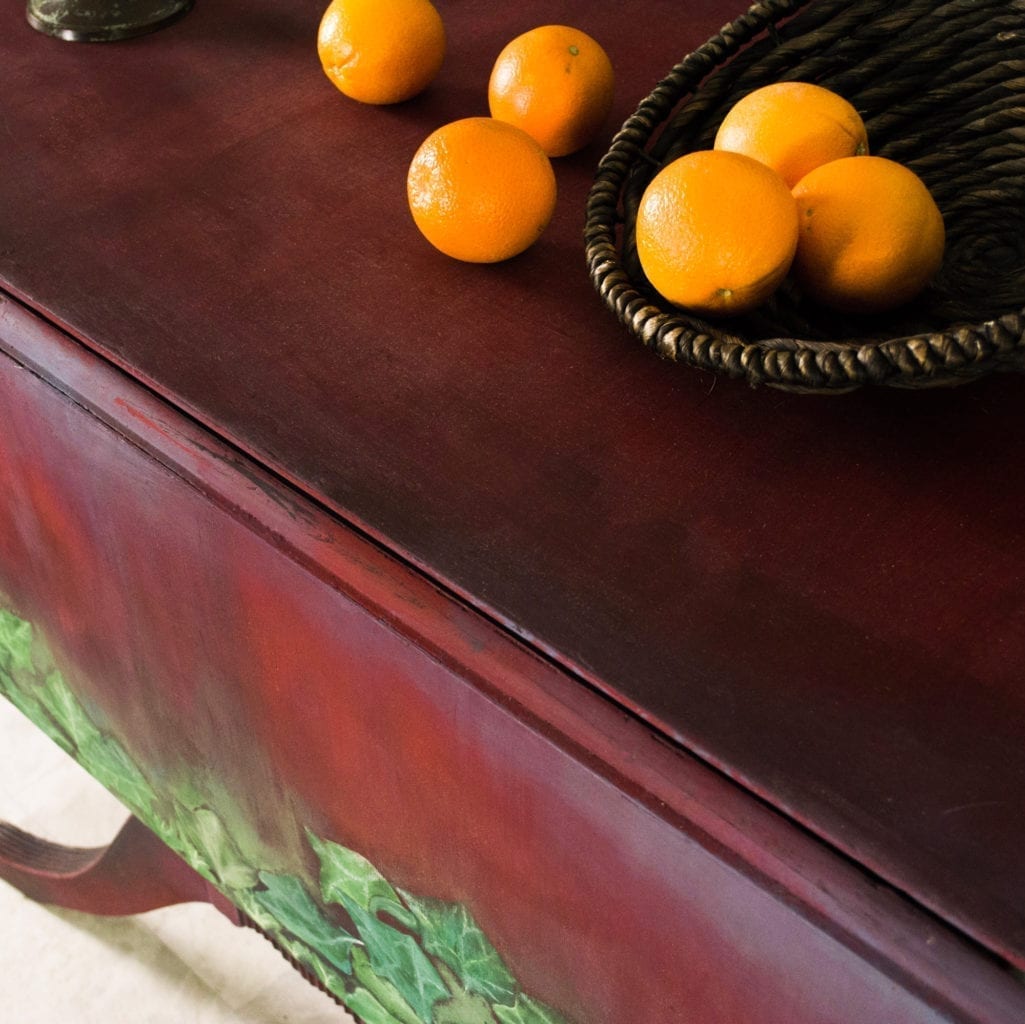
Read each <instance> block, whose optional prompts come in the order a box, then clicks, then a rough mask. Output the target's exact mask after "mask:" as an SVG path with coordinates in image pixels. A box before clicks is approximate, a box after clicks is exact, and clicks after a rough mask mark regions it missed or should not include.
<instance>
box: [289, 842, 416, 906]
mask: <svg viewBox="0 0 1025 1024" xmlns="http://www.w3.org/2000/svg"><path fill="white" fill-rule="evenodd" d="M307 835H308V836H309V840H310V845H311V846H312V847H313V850H314V852H315V853H316V855H317V859H318V860H319V861H320V890H321V893H322V894H323V896H324V899H325V900H327V901H328V903H339V902H341V897H343V896H344V897H346V898H347V899H349V900H351V901H352V902H354V903H356V904H357V905H358V906H361V907H362V908H363V909H364V910H369V909H370V906H371V902H372V901H373V900H374V899H378V900H385V901H391V902H393V903H396V904H397V903H399V894H398V893H397V892H396V891H395V890H394V889H393V888H392V886H391V883H390V882H389V881H388V879H387V878H385V877H384V875H382V874H381V872H380V871H378V870H377V868H375V867H374V865H373V864H371V863H370V861H368V860H367V859H366V857H362V856H360V854H358V853H356V852H355V851H354V850H348V849H346V848H345V847H344V846H339V845H338V844H337V843H332V842H330V840H327V839H321V838H320V837H319V836H316V835H314V834H313V833H312V832H307Z"/></svg>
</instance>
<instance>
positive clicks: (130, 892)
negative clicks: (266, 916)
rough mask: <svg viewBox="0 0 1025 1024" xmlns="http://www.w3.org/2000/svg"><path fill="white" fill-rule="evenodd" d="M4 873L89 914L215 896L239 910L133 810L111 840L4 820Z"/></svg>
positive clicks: (49, 899) (228, 910)
mask: <svg viewBox="0 0 1025 1024" xmlns="http://www.w3.org/2000/svg"><path fill="white" fill-rule="evenodd" d="M0 879H2V880H3V881H4V882H7V883H8V884H10V885H13V886H15V887H16V888H18V889H20V890H21V892H23V893H24V894H25V895H26V896H28V897H30V898H31V899H33V900H37V901H38V902H40V903H52V904H55V905H57V906H61V907H65V908H67V909H68V910H79V911H82V912H84V913H87V914H102V915H106V916H114V917H116V916H121V915H126V914H141V913H144V912H146V911H148V910H157V909H159V908H161V907H167V906H171V905H173V904H176V903H193V902H200V903H212V904H213V905H214V906H216V907H217V908H218V909H220V910H221V911H223V912H224V913H225V914H227V916H228V917H229V918H231V919H232V920H233V921H234V922H235V923H236V924H237V923H239V915H238V912H237V911H236V910H235V908H234V907H232V906H231V904H230V903H228V902H227V900H225V899H224V897H223V896H221V894H220V893H218V892H217V890H216V889H213V888H212V887H211V886H210V885H209V884H208V883H207V881H206V879H204V878H203V877H202V876H201V875H199V874H197V873H196V872H195V871H193V870H192V868H191V867H189V865H188V864H186V863H185V861H183V860H182V859H181V858H180V857H179V856H178V855H177V854H175V853H173V852H172V851H171V850H170V849H169V848H168V847H167V846H165V845H164V843H163V842H162V841H161V840H159V839H157V837H156V836H155V835H154V834H153V833H152V832H151V831H150V830H149V829H148V828H146V826H145V825H143V824H142V823H141V822H140V821H139V820H138V818H135V817H129V819H128V820H127V822H126V823H125V825H124V826H123V827H122V829H121V830H120V832H118V834H117V836H116V837H115V838H114V840H113V841H112V842H111V843H110V844H109V845H108V846H102V847H96V848H91V849H83V848H81V847H73V846H61V845H59V844H57V843H51V842H48V841H47V840H45V839H40V838H38V837H36V836H34V835H31V834H30V833H28V832H23V831H22V830H21V829H19V828H16V827H15V826H14V825H10V824H8V823H7V822H2V821H0Z"/></svg>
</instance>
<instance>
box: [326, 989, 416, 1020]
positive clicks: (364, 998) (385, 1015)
mask: <svg viewBox="0 0 1025 1024" xmlns="http://www.w3.org/2000/svg"><path fill="white" fill-rule="evenodd" d="M339 998H341V999H342V1000H343V1001H344V1002H345V1007H346V1009H347V1010H349V1011H350V1012H351V1013H352V1014H353V1016H355V1017H357V1018H358V1019H359V1020H361V1021H363V1024H402V1021H400V1020H399V1019H398V1018H397V1017H393V1016H392V1015H391V1014H390V1013H389V1012H388V1011H387V1010H386V1009H385V1008H384V1007H383V1006H382V1005H381V1004H380V1003H379V1002H378V1001H377V1000H376V999H375V998H374V997H373V996H372V995H371V994H370V993H369V992H368V991H367V990H366V989H365V988H357V989H355V990H353V991H352V992H346V993H345V995H344V996H339Z"/></svg>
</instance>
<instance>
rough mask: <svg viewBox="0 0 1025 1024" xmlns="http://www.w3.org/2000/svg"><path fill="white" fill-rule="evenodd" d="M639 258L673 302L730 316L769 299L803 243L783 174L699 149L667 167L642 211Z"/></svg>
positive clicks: (653, 183) (739, 156)
mask: <svg viewBox="0 0 1025 1024" xmlns="http://www.w3.org/2000/svg"><path fill="white" fill-rule="evenodd" d="M636 237H637V255H638V257H639V259H640V261H641V267H642V268H643V270H644V273H645V275H647V278H648V280H649V281H650V282H651V283H652V285H653V286H654V287H655V288H656V289H657V290H658V291H659V292H660V293H661V294H662V295H663V296H665V298H667V299H668V300H669V301H670V302H672V303H674V304H676V305H678V306H683V307H685V308H687V309H689V310H693V311H694V312H696V313H702V314H708V315H711V316H724V315H732V314H736V313H743V312H747V311H748V310H750V309H753V308H754V307H755V306H758V305H760V304H761V303H762V302H764V301H765V300H766V299H767V298H768V297H769V296H770V295H771V294H772V292H773V291H774V290H775V289H776V287H777V286H778V285H779V283H780V282H781V281H782V280H783V278H784V277H785V276H786V273H787V271H788V270H789V268H790V263H791V260H792V259H793V256H794V249H795V247H796V245H797V207H796V205H795V204H794V198H793V196H792V195H791V194H790V189H788V188H787V187H786V185H785V184H784V183H783V179H782V178H780V176H779V175H778V174H777V173H776V172H775V171H773V170H770V169H769V168H768V167H766V166H765V165H764V164H761V163H759V162H758V161H757V160H753V159H752V158H751V157H748V156H743V155H742V154H740V153H723V152H717V151H714V150H700V151H698V152H694V153H688V154H687V155H686V156H682V157H680V158H679V159H677V160H674V161H673V162H672V163H671V164H668V165H667V166H666V167H664V168H663V169H662V170H661V171H659V172H658V174H656V175H655V177H654V178H653V179H652V181H651V183H650V184H649V185H648V187H647V188H646V189H645V191H644V195H643V196H642V197H641V202H640V206H639V208H638V211H637V229H636Z"/></svg>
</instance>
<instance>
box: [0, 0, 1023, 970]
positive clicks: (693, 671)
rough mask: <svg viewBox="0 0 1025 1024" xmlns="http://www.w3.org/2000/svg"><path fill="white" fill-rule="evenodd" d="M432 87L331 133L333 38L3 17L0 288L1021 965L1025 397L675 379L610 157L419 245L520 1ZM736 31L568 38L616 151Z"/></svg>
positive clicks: (453, 13)
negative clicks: (543, 194)
mask: <svg viewBox="0 0 1025 1024" xmlns="http://www.w3.org/2000/svg"><path fill="white" fill-rule="evenodd" d="M438 6H439V8H440V9H441V10H442V13H443V16H444V17H445V20H446V25H447V26H448V32H449V41H450V42H449V53H448V56H447V60H446V64H445V67H444V68H443V70H442V72H441V74H440V76H439V78H438V79H437V81H436V82H435V84H434V85H433V86H432V87H431V88H430V90H429V91H428V92H427V93H425V94H424V95H422V96H421V97H420V98H418V99H416V100H414V101H412V102H410V103H407V104H403V105H401V106H397V107H394V108H372V107H365V106H360V105H358V104H355V103H352V102H350V101H347V100H346V99H345V98H344V97H342V96H341V95H340V94H339V93H337V92H336V90H335V89H334V88H333V87H332V86H331V85H330V83H329V82H328V81H327V80H326V78H325V77H324V76H323V74H322V72H321V70H320V67H319V64H318V62H317V59H316V53H315V47H314V45H313V40H314V39H315V34H316V26H317V22H318V20H319V16H320V13H321V8H322V4H321V3H319V2H311V0H290V2H288V3H283V2H281V0H252V2H249V3H245V4H242V3H239V2H237V0H223V2H219V3H214V2H204V3H200V4H197V6H196V8H195V10H194V11H193V12H191V13H190V15H189V16H188V17H187V18H185V19H184V20H182V21H181V22H179V23H178V24H176V25H175V26H173V27H171V28H169V29H166V30H164V31H163V32H161V33H158V34H156V35H153V36H151V37H147V38H144V39H139V40H134V41H131V42H128V43H124V44H118V45H116V46H71V45H68V44H65V43H61V42H57V41H55V40H53V39H49V38H46V37H43V36H41V35H38V34H36V33H34V32H31V31H30V30H29V29H28V28H27V27H25V26H24V24H23V21H22V12H21V11H20V9H19V6H18V5H17V4H9V5H6V6H5V7H4V9H3V10H2V11H0V86H2V89H0V138H2V139H3V140H4V144H3V147H2V153H3V155H2V158H0V287H2V288H3V289H4V290H5V291H6V292H7V293H8V294H9V295H11V296H13V297H14V298H16V299H18V300H19V301H22V302H24V303H26V304H27V305H29V306H31V307H32V308H34V309H36V310H38V311H40V312H41V313H42V314H43V315H45V316H46V317H47V318H49V319H51V320H53V321H54V322H56V323H58V324H59V325H61V326H62V327H64V329H65V330H67V331H68V332H69V333H71V334H72V335H73V336H74V337H76V338H77V339H79V340H80V341H81V342H82V343H83V344H84V345H85V346H87V347H88V348H90V349H93V350H94V351H95V352H96V353H98V354H99V355H101V356H102V357H104V358H106V359H109V360H110V361H112V362H113V363H114V364H116V365H117V366H119V367H121V368H122V369H123V370H124V371H125V372H126V373H128V374H129V375H131V376H132V377H134V378H136V379H137V380H138V381H140V382H142V383H143V384H144V385H146V386H148V387H150V388H152V389H153V390H154V391H156V392H157V393H158V394H159V395H160V396H162V397H163V398H165V399H166V400H168V401H170V402H171V403H172V404H174V405H175V406H176V407H177V408H179V409H180V410H182V411H183V412H185V413H186V414H188V415H189V416H192V417H194V418H195V419H196V420H198V421H199V422H200V423H201V424H203V425H205V426H206V427H208V428H210V429H211V430H213V431H214V432H216V433H217V434H219V435H221V436H222V437H223V438H225V439H227V440H228V441H229V442H231V443H232V444H233V445H235V446H237V448H238V449H241V450H242V451H244V452H246V453H248V454H249V455H250V456H251V457H252V458H253V459H255V460H256V461H258V462H259V463H261V464H262V465H263V466H265V467H267V468H269V469H270V470H271V471H273V472H274V473H275V474H277V475H279V476H280V477H281V478H283V479H284V480H286V481H288V482H289V483H290V484H291V485H293V486H295V487H297V488H299V489H300V490H301V491H302V492H304V493H305V494H306V495H308V496H309V497H310V498H312V499H313V500H314V501H316V502H317V503H319V504H320V505H322V506H323V507H324V508H326V509H328V510H330V511H331V512H333V513H335V514H336V515H338V516H340V517H341V518H342V519H343V520H345V521H346V522H348V523H350V524H352V525H353V526H355V527H356V528H358V529H359V530H361V531H363V532H365V534H367V535H368V536H370V537H372V538H373V539H375V540H376V541H378V542H379V543H380V544H381V545H383V546H384V547H386V548H387V549H389V550H391V551H393V552H395V553H396V554H397V555H399V556H400V557H401V558H403V559H405V560H406V561H407V562H408V563H410V564H411V565H413V566H416V567H417V568H419V569H420V570H421V571H422V572H423V573H425V574H426V575H427V576H428V577H429V578H430V579H432V580H434V581H436V583H437V584H438V585H439V586H440V587H442V588H444V589H445V590H447V591H449V592H451V593H453V594H455V595H458V596H459V597H460V598H461V599H463V600H464V601H466V602H467V603H469V604H470V605H472V606H473V607H475V608H476V609H478V610H479V611H480V612H481V613H482V614H484V615H486V616H488V617H490V618H492V619H494V620H495V621H497V622H498V623H500V624H502V625H503V626H504V627H505V628H506V629H508V630H509V631H511V632H512V633H514V634H516V635H517V636H519V637H520V638H522V640H523V641H524V642H525V643H527V644H528V645H531V646H533V647H535V648H536V649H537V650H539V651H541V652H543V653H544V654H545V655H546V656H547V657H549V658H550V659H552V660H553V661H554V662H556V663H557V664H559V665H560V666H562V667H563V668H565V670H566V671H568V672H570V673H572V674H574V675H575V676H576V677H577V678H578V679H579V683H580V686H581V687H590V688H596V689H598V690H600V691H602V692H604V693H605V694H607V696H608V698H609V699H610V700H611V701H614V702H618V703H619V704H621V705H622V707H623V708H624V709H625V710H626V711H628V712H629V713H630V714H632V715H635V716H639V717H641V718H642V719H644V720H645V721H646V722H648V723H649V724H650V727H651V729H652V730H656V731H658V732H659V733H661V734H662V735H664V737H665V739H666V741H667V742H669V743H670V744H675V745H679V746H680V747H682V748H684V749H686V750H689V751H691V752H692V753H694V754H695V755H697V756H698V757H699V758H701V759H703V760H704V761H706V762H707V763H708V764H710V765H712V766H714V767H715V768H717V769H719V770H721V771H722V772H723V773H725V774H726V775H728V776H729V777H731V778H732V779H734V780H736V782H737V783H739V784H740V785H741V786H743V787H746V788H748V789H749V790H750V791H752V792H753V793H755V794H757V795H758V796H759V797H760V798H763V799H764V800H765V801H766V802H767V803H768V804H770V805H771V806H773V807H775V808H777V809H779V810H780V811H781V812H783V813H784V814H786V815H788V816H790V817H791V818H792V819H794V820H796V821H797V822H799V823H801V824H802V825H804V826H806V827H807V829H809V830H810V831H811V832H813V833H814V834H816V835H817V836H819V837H821V838H822V839H823V840H824V841H825V842H826V843H827V844H829V845H831V846H833V847H835V848H836V849H838V850H839V851H841V852H842V853H843V854H844V855H847V856H849V857H850V858H853V859H854V860H855V861H857V862H858V863H860V864H862V865H864V866H865V867H866V868H867V869H868V870H869V871H871V872H875V873H877V874H878V875H879V876H881V877H882V878H883V879H885V880H886V881H887V882H889V883H890V884H891V885H893V886H894V887H896V888H897V889H899V890H901V891H903V892H905V893H907V894H908V895H909V896H910V898H911V899H913V900H914V901H917V902H919V903H921V904H922V905H924V906H926V907H928V908H930V909H932V910H934V911H936V912H937V913H939V914H940V915H942V916H943V917H944V918H945V919H947V920H948V921H950V922H951V923H952V924H953V925H954V926H955V927H957V928H960V929H962V930H963V931H965V932H966V933H967V934H969V935H970V936H972V937H973V938H975V939H976V940H978V941H979V942H981V943H982V944H984V945H985V946H986V947H988V948H989V949H990V950H992V951H994V952H995V953H997V954H999V955H1001V956H1003V957H1006V958H1008V959H1009V960H1010V961H1011V962H1012V963H1014V964H1016V965H1017V966H1019V967H1025V871H1023V869H1022V861H1021V849H1022V847H1023V843H1025V815H1023V814H1022V804H1023V798H1022V793H1023V792H1025V744H1023V743H1022V741H1021V737H1022V735H1023V726H1025V526H1023V522H1025V519H1023V516H1022V511H1021V510H1022V506H1023V498H1025V486H1023V476H1022V473H1021V470H1020V460H1021V455H1020V452H1019V449H1018V446H1017V444H1016V443H1015V442H1014V440H1013V439H1014V437H1015V436H1016V435H1017V433H1018V431H1019V428H1020V423H1021V418H1022V411H1021V410H1022V398H1023V395H1025V381H1023V380H1022V379H1021V378H1020V377H1012V376H1006V377H999V378H991V379H986V380H984V381H981V382H979V383H976V384H973V385H971V386H968V387H965V388H958V389H951V390H944V391H936V392H929V393H919V394H915V393H902V392H892V393H890V392H887V393H881V392H870V391H865V392H859V393H853V394H850V395H846V396H842V397H832V398H810V397H798V396H791V395H785V394H782V393H779V392H775V391H772V390H767V389H762V390H752V389H750V388H748V387H747V386H746V385H743V384H737V383H732V382H728V381H725V380H716V379H713V378H712V377H710V376H708V375H706V374H703V373H699V372H697V371H692V370H688V369H686V368H684V367H680V366H675V365H670V364H666V363H662V362H660V361H659V360H657V359H656V358H655V357H654V356H652V355H651V354H650V353H648V352H646V351H644V350H643V349H642V348H641V347H640V345H639V344H638V343H637V342H635V341H634V340H632V339H631V338H630V337H629V336H627V334H626V333H625V332H624V331H623V330H622V329H621V328H620V327H619V326H618V325H617V324H616V323H615V322H614V321H613V320H612V318H611V317H610V315H609V314H608V313H607V312H606V311H605V309H604V308H603V306H602V304H601V302H600V300H599V299H598V297H597V296H596V294H595V293H594V291H593V289H592V287H591V284H590V282H589V280H588V278H587V273H586V268H585V266H584V261H583V242H582V221H583V207H584V202H585V199H586V195H587V191H588V188H589V185H590V181H591V179H592V176H593V171H594V167H595V165H596V163H597V161H598V159H599V158H600V155H601V152H602V150H603V148H604V146H603V144H602V142H599V143H596V144H595V145H594V146H592V147H591V148H589V149H588V150H586V151H584V152H583V153H581V154H578V155H576V156H574V157H570V158H565V159H562V160H559V161H557V164H556V173H557V178H558V183H559V189H560V199H559V206H558V210H557V213H556V217H555V220H554V222H553V224H552V226H551V229H550V230H549V232H548V233H547V234H546V235H545V236H544V238H543V239H542V240H541V242H540V243H539V244H538V245H537V246H536V247H535V248H534V249H532V250H530V251H529V252H528V253H526V254H525V255H523V256H522V257H519V258H517V259H516V260H513V261H511V262H509V263H506V264H501V265H497V266H484V267H482V266H469V265H462V264H459V263H456V262H453V261H450V260H448V259H446V258H445V257H443V256H441V255H440V254H438V253H436V252H435V251H433V250H432V249H430V247H429V246H428V245H427V244H426V243H425V242H424V241H423V240H422V238H421V237H420V236H419V235H418V234H417V232H416V230H415V228H414V226H413V224H412V221H411V219H410V217H409V215H408V211H407V208H406V202H405V193H404V188H405V172H406V168H407V166H408V163H409V160H410V158H411V156H412V154H413V152H414V151H415V149H416V147H417V146H418V145H419V143H420V141H421V140H422V139H423V137H425V136H426V134H427V133H428V132H429V131H430V130H432V129H433V128H434V127H437V126H438V125H440V124H442V123H444V122H446V121H448V120H452V119H455V118H457V117H462V116H470V115H476V114H484V113H486V93H485V90H486V82H487V76H488V72H489V70H490V66H491V62H492V61H493V59H494V56H495V55H496V54H497V52H498V50H499V49H500V48H501V46H502V45H503V44H504V42H505V41H506V40H507V39H509V38H511V37H512V36H513V35H515V34H517V33H518V32H519V31H522V30H524V29H526V28H528V27H531V26H532V25H533V24H536V23H540V22H542V21H545V20H551V18H550V13H551V12H550V10H549V9H548V8H547V7H546V5H543V4H539V3H536V2H525V3H522V4H514V5H506V6H502V7H494V6H491V5H482V4H465V3H455V2H451V3H445V2H440V3H439V5H438ZM736 13H738V12H737V10H736V9H735V8H734V7H732V6H731V5H729V4H728V3H726V2H725V0H696V2H694V3H692V4H688V5H687V6H686V9H685V10H683V9H681V7H680V5H678V4H675V3H669V2H654V0H653V2H648V3H646V4H645V5H644V16H643V17H639V16H638V14H637V11H636V10H633V9H631V7H630V6H629V5H613V4H607V5H606V4H602V5H595V4H589V3H583V2H576V3H568V4H565V5H560V8H559V19H560V20H563V21H566V22H569V23H572V24H575V25H578V26H579V27H581V28H583V29H585V30H587V31H589V32H591V33H592V34H593V35H594V36H595V37H596V38H598V39H599V40H600V41H601V42H602V43H603V44H604V45H605V46H606V49H607V50H608V52H609V54H610V56H611V58H612V61H613V64H614V66H615V68H616V70H617V74H618V85H617V98H616V105H615V109H614V113H613V117H612V118H611V119H610V132H611V130H612V129H613V128H614V126H615V124H618V123H621V122H622V120H623V119H625V117H626V116H628V115H629V114H630V113H631V112H632V110H633V109H634V107H635V105H636V103H637V102H638V101H639V100H640V99H641V98H642V97H643V96H644V95H646V94H647V92H648V91H650V89H651V88H652V87H653V85H654V84H655V83H656V82H657V80H658V79H659V78H660V77H661V75H662V74H663V73H664V72H665V71H667V70H668V69H669V68H670V67H671V66H672V64H673V63H675V62H676V61H677V60H678V59H680V57H681V56H682V55H683V54H685V53H686V52H688V51H689V50H690V49H692V48H693V47H695V46H696V45H698V44H699V43H701V42H702V41H703V40H704V39H705V38H707V37H708V36H709V35H710V34H712V33H713V32H714V31H716V30H717V29H718V28H719V26H720V25H721V24H722V23H723V22H724V21H725V20H727V19H728V18H729V17H732V16H734V15H735V14H736Z"/></svg>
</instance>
